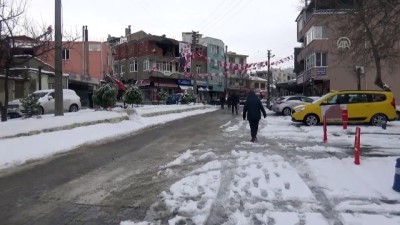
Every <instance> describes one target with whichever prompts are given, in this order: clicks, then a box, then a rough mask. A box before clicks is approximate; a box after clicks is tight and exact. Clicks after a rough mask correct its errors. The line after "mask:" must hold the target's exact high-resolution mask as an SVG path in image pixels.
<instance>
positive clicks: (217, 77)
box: [200, 37, 225, 101]
mask: <svg viewBox="0 0 400 225" xmlns="http://www.w3.org/2000/svg"><path fill="white" fill-rule="evenodd" d="M200 44H201V45H203V46H205V47H206V48H207V61H208V65H207V73H208V74H209V76H208V78H207V84H208V89H209V95H210V98H211V99H212V100H213V101H216V100H218V99H219V96H220V95H221V94H222V93H224V92H225V82H224V81H225V79H224V67H223V66H222V65H221V63H220V62H224V61H225V44H224V42H223V41H222V40H219V39H216V38H212V37H204V38H200Z"/></svg>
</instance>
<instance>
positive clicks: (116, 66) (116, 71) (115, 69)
mask: <svg viewBox="0 0 400 225" xmlns="http://www.w3.org/2000/svg"><path fill="white" fill-rule="evenodd" d="M116 74H118V65H114V69H113V75H116Z"/></svg>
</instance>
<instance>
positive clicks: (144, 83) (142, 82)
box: [136, 79, 150, 87]
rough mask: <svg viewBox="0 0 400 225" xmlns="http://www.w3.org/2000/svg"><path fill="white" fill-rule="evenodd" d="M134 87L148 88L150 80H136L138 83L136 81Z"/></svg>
mask: <svg viewBox="0 0 400 225" xmlns="http://www.w3.org/2000/svg"><path fill="white" fill-rule="evenodd" d="M136 85H137V86H138V87H144V86H149V85H150V80H149V79H145V80H138V81H136Z"/></svg>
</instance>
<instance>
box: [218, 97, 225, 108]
mask: <svg viewBox="0 0 400 225" xmlns="http://www.w3.org/2000/svg"><path fill="white" fill-rule="evenodd" d="M219 102H220V103H221V109H224V105H225V95H221V97H219Z"/></svg>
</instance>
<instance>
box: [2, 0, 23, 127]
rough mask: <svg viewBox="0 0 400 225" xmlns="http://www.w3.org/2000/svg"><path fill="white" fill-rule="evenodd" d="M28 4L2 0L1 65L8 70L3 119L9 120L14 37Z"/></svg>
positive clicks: (5, 83) (5, 82) (5, 81)
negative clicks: (9, 83)
mask: <svg viewBox="0 0 400 225" xmlns="http://www.w3.org/2000/svg"><path fill="white" fill-rule="evenodd" d="M26 4H27V2H26V0H22V1H8V0H0V62H1V67H3V68H5V71H6V74H5V80H4V91H5V99H4V103H3V104H4V105H3V106H1V121H6V120H7V107H8V99H9V90H8V78H9V75H10V67H11V65H12V64H13V54H12V49H13V47H15V39H14V38H13V37H14V36H15V35H16V34H17V33H18V32H19V29H20V26H19V24H20V22H21V19H22V17H23V14H24V13H25V9H26Z"/></svg>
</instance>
